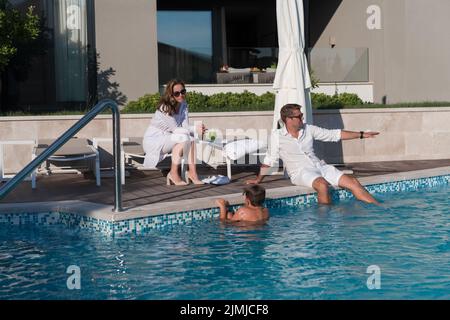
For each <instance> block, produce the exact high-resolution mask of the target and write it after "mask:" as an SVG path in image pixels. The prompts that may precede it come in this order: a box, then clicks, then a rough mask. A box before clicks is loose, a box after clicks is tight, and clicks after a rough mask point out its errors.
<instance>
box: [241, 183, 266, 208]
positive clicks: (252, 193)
mask: <svg viewBox="0 0 450 320" xmlns="http://www.w3.org/2000/svg"><path fill="white" fill-rule="evenodd" d="M242 194H243V195H245V196H246V197H247V199H248V200H249V201H250V203H251V204H252V205H253V206H255V207H260V206H262V205H263V202H264V200H266V189H264V187H261V186H260V185H257V184H255V185H252V186H250V187H247V188H245V189H244V192H243V193H242Z"/></svg>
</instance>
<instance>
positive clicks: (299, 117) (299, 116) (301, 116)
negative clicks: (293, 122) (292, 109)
mask: <svg viewBox="0 0 450 320" xmlns="http://www.w3.org/2000/svg"><path fill="white" fill-rule="evenodd" d="M288 118H291V119H293V118H297V119H299V120H302V119H303V115H302V114H299V115H298V116H288Z"/></svg>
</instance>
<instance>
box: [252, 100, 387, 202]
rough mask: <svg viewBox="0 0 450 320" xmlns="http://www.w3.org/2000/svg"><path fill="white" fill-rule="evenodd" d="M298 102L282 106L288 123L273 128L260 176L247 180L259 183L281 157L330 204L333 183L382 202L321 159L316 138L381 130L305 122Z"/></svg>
mask: <svg viewBox="0 0 450 320" xmlns="http://www.w3.org/2000/svg"><path fill="white" fill-rule="evenodd" d="M300 110H301V109H300V106H299V105H297V104H287V105H285V106H284V107H283V108H281V120H282V121H283V122H284V126H283V127H282V128H281V129H277V130H273V132H272V135H271V144H270V146H269V150H268V152H267V154H266V157H265V158H264V160H263V164H262V165H261V170H260V173H259V174H258V176H257V177H256V179H254V180H248V181H247V184H255V183H256V184H257V183H260V182H261V181H262V180H263V177H264V175H265V174H267V172H268V170H269V168H270V167H273V166H274V165H275V164H277V163H278V159H279V158H281V160H283V163H284V165H285V168H286V171H287V173H288V175H289V177H290V179H291V182H292V183H293V184H295V185H300V186H306V187H312V188H313V189H314V190H316V191H317V197H318V202H319V203H321V204H330V203H331V197H330V194H329V190H328V188H329V184H331V185H333V186H339V187H341V188H345V189H348V190H349V191H351V192H352V193H353V195H354V196H355V197H356V198H357V199H359V200H361V201H364V202H367V203H375V204H377V203H378V202H377V201H376V200H375V199H374V198H373V197H372V196H371V195H370V193H369V192H367V190H366V189H365V188H364V187H363V186H362V185H361V184H360V183H359V181H358V180H357V179H356V178H354V177H351V176H348V175H345V174H344V173H343V172H342V171H340V170H338V169H336V168H335V167H333V166H331V165H328V164H326V163H325V162H324V161H323V160H322V161H321V160H319V158H317V156H316V155H315V153H314V148H313V141H314V140H320V141H332V142H337V141H339V140H351V139H363V138H374V137H375V136H376V135H378V134H379V133H378V132H363V131H360V132H356V131H347V130H340V129H338V130H328V129H324V128H320V127H316V126H313V125H309V124H303V120H302V119H303V114H302V113H301V111H300Z"/></svg>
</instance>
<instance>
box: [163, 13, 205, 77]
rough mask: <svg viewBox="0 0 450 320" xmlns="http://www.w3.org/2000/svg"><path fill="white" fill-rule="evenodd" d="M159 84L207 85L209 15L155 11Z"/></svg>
mask: <svg viewBox="0 0 450 320" xmlns="http://www.w3.org/2000/svg"><path fill="white" fill-rule="evenodd" d="M157 26H158V64H159V82H160V84H164V83H166V82H167V81H169V80H170V79H172V78H175V77H176V78H181V79H183V80H184V81H186V82H187V83H210V82H211V80H212V79H211V77H212V55H213V53H212V52H213V49H212V27H211V11H175V10H164V11H158V15H157Z"/></svg>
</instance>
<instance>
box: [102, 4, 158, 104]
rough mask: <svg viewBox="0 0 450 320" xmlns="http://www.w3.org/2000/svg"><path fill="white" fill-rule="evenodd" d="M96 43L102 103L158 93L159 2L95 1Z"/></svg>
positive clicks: (123, 102) (129, 99)
mask: <svg viewBox="0 0 450 320" xmlns="http://www.w3.org/2000/svg"><path fill="white" fill-rule="evenodd" d="M95 42H96V44H95V45H96V50H97V55H98V56H97V63H98V65H99V73H98V80H97V81H98V83H97V87H98V94H99V99H101V98H103V97H107V96H109V97H112V98H115V99H117V100H119V101H120V102H121V103H122V104H125V103H126V102H129V101H132V100H135V99H137V98H139V97H141V96H143V95H144V94H147V93H154V92H158V90H159V87H158V49H157V30H156V0H127V1H123V0H96V1H95Z"/></svg>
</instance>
